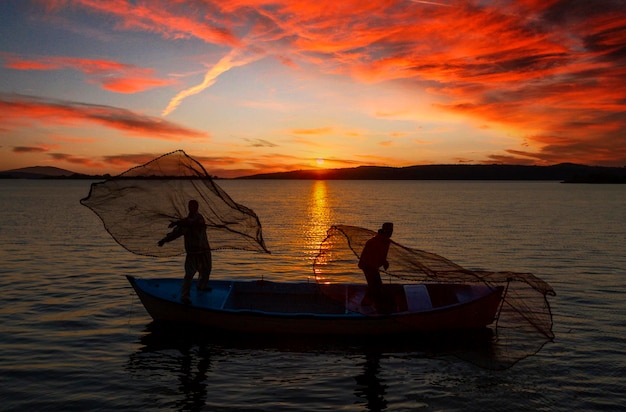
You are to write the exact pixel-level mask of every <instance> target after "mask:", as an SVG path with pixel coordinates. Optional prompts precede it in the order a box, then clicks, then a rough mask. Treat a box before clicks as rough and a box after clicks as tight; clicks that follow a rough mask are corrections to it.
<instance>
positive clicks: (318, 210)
mask: <svg viewBox="0 0 626 412" xmlns="http://www.w3.org/2000/svg"><path fill="white" fill-rule="evenodd" d="M306 216H307V219H308V221H307V222H306V223H305V225H304V226H305V230H304V235H305V242H306V244H305V245H304V246H305V247H304V249H305V251H306V254H307V257H308V258H309V259H311V260H313V259H314V258H315V256H317V254H318V253H319V248H320V243H321V242H322V241H323V240H324V238H325V237H326V232H327V230H328V228H329V227H330V226H331V224H332V220H333V213H332V209H331V207H330V205H329V202H328V187H327V185H326V181H325V180H315V181H314V182H313V184H312V186H311V191H310V196H309V202H308V207H307V214H306Z"/></svg>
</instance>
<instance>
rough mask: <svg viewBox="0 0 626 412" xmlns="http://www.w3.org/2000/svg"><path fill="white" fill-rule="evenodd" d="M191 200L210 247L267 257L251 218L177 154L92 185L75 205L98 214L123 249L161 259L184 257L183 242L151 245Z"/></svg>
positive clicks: (182, 154)
mask: <svg viewBox="0 0 626 412" xmlns="http://www.w3.org/2000/svg"><path fill="white" fill-rule="evenodd" d="M191 199H195V200H197V201H198V203H199V206H200V207H199V212H200V214H202V216H203V217H204V219H205V222H206V224H207V229H206V230H207V236H208V238H209V240H210V242H211V249H241V250H251V251H259V252H267V253H269V251H268V250H267V248H266V247H265V243H264V241H263V235H262V231H261V223H260V221H259V218H258V217H257V215H256V214H255V213H254V212H253V211H252V210H251V209H249V208H247V207H245V206H242V205H240V204H238V203H236V202H234V201H233V200H232V199H231V198H230V196H228V194H227V193H226V192H224V190H222V188H220V187H219V186H218V185H217V184H216V183H215V181H214V180H213V179H211V177H210V175H209V174H207V172H206V170H205V169H204V167H203V166H202V165H201V164H200V163H198V162H197V161H196V160H194V159H192V158H191V157H189V156H188V155H187V154H185V152H183V151H182V150H178V151H175V152H172V153H168V154H165V155H163V156H161V157H159V158H157V159H154V160H152V161H150V162H148V163H146V164H144V165H142V166H137V167H134V168H132V169H130V170H127V171H126V172H124V173H122V174H120V175H118V176H115V177H112V178H110V179H108V180H106V181H104V182H99V183H94V184H92V185H91V189H90V191H89V195H88V196H87V197H86V198H84V199H82V200H81V201H80V202H81V204H83V205H84V206H87V207H88V208H90V209H91V210H92V211H93V212H95V213H96V214H97V215H98V217H99V218H100V220H102V222H103V224H104V227H105V229H106V230H107V232H109V234H111V236H112V237H113V239H115V241H116V242H117V243H119V244H120V245H121V246H122V247H124V248H125V249H127V250H128V251H130V252H132V253H135V254H138V255H145V256H155V257H165V256H174V255H180V254H183V253H185V250H184V244H183V242H173V243H171V245H169V246H168V247H166V248H160V247H158V246H157V241H158V240H159V239H160V238H162V237H163V235H164V234H165V231H167V227H168V225H169V223H170V222H172V221H177V220H179V219H182V218H183V217H185V216H187V213H188V210H187V204H188V202H189V200H191Z"/></svg>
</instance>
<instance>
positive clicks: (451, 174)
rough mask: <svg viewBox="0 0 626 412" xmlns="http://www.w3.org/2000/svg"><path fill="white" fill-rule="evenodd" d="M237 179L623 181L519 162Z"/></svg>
mask: <svg viewBox="0 0 626 412" xmlns="http://www.w3.org/2000/svg"><path fill="white" fill-rule="evenodd" d="M240 179H326V180H560V181H566V182H571V183H626V167H621V168H620V167H604V166H584V165H578V164H573V163H561V164H557V165H553V166H523V165H500V164H493V165H422V166H407V167H381V166H359V167H354V168H347V169H318V170H296V171H290V172H282V173H264V174H256V175H252V176H246V177H242V178H240Z"/></svg>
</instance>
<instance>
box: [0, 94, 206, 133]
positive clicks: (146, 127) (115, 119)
mask: <svg viewBox="0 0 626 412" xmlns="http://www.w3.org/2000/svg"><path fill="white" fill-rule="evenodd" d="M15 119H19V120H18V122H15ZM0 121H2V122H5V121H6V122H7V123H11V122H12V124H13V125H14V127H19V126H21V125H28V124H29V122H30V123H32V122H40V123H44V124H59V125H63V126H74V125H76V123H77V122H87V123H95V124H98V125H100V126H105V127H108V128H112V129H116V130H120V131H122V132H124V133H126V134H128V135H132V136H136V137H143V138H158V139H165V140H175V141H181V140H183V139H206V138H208V137H209V136H208V135H207V133H205V132H201V131H197V130H193V129H189V128H186V127H183V126H179V125H177V124H176V123H173V122H168V121H165V120H163V119H160V118H156V117H151V116H146V115H142V114H138V113H134V112H132V111H130V110H126V109H120V108H116V107H111V106H103V105H90V104H84V103H76V102H67V101H58V100H47V99H40V98H33V97H26V96H22V95H13V94H12V95H6V94H0Z"/></svg>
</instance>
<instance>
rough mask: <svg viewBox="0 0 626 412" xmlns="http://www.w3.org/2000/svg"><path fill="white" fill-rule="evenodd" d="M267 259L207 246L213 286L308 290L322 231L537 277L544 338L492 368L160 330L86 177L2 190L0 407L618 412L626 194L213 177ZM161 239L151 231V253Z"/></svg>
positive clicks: (152, 268) (414, 355) (132, 263)
mask: <svg viewBox="0 0 626 412" xmlns="http://www.w3.org/2000/svg"><path fill="white" fill-rule="evenodd" d="M219 184H220V185H221V186H222V187H223V188H224V189H225V190H226V191H227V192H228V193H230V194H231V196H232V197H233V199H235V200H236V201H238V202H240V203H242V204H244V205H247V206H249V207H251V208H253V209H254V210H255V211H256V212H257V214H258V215H259V217H260V220H261V222H262V224H263V229H264V235H265V240H266V244H267V246H268V248H269V249H270V250H271V251H272V252H273V253H272V255H269V256H265V255H258V254H254V253H248V252H243V253H241V252H238V253H232V252H216V253H215V254H214V260H215V262H214V267H215V269H214V272H213V275H212V276H213V277H214V278H232V277H238V278H251V279H256V278H258V277H259V276H261V275H263V276H264V277H265V278H270V279H274V280H285V279H289V280H306V279H307V278H308V277H311V274H312V270H311V260H312V258H313V257H314V255H315V253H316V252H317V247H318V244H319V242H320V241H321V240H322V239H323V237H324V234H325V231H326V229H327V228H328V227H329V226H330V225H331V224H335V223H341V224H350V225H357V226H364V227H368V228H371V229H377V228H378V227H379V226H380V224H381V223H382V222H383V221H386V220H390V221H393V222H395V225H396V230H395V232H394V239H395V240H396V241H398V242H400V243H401V244H404V245H406V246H410V247H416V248H420V249H425V250H429V251H432V252H435V253H438V254H441V255H443V256H445V257H447V258H449V259H451V260H453V261H455V262H456V263H459V264H461V265H463V266H466V267H468V268H472V269H492V270H513V271H520V272H526V271H528V272H533V273H535V274H536V275H538V276H539V277H541V278H542V279H544V280H546V281H547V282H548V283H550V284H551V285H552V286H553V287H554V289H555V290H556V292H557V296H556V297H554V298H551V301H550V302H551V305H552V311H553V315H554V332H555V335H556V338H555V340H554V342H549V343H548V344H546V345H545V346H544V347H543V348H542V349H541V351H539V353H537V354H536V355H533V356H530V357H528V358H526V359H523V360H521V361H520V362H518V363H517V364H515V365H514V366H513V367H511V368H509V369H506V370H503V371H494V370H487V369H482V368H480V367H478V366H475V365H474V364H471V363H469V362H466V361H463V360H461V359H459V358H458V357H456V356H453V355H452V354H451V353H449V352H447V351H445V350H437V348H433V347H431V346H425V345H424V344H423V343H420V342H391V341H390V342H386V343H378V344H376V345H371V344H361V343H358V342H329V341H320V342H315V341H306V342H303V341H299V340H283V341H276V340H274V341H268V340H263V341H260V340H257V339H251V338H243V337H241V338H237V337H232V336H230V337H223V336H216V335H215V334H197V333H192V332H191V331H178V332H176V333H173V331H171V330H163V329H161V328H158V327H155V325H154V324H151V319H150V318H149V316H148V315H147V313H146V312H145V310H144V309H143V306H141V304H140V303H139V301H138V299H137V298H136V296H135V294H134V293H133V292H132V290H131V288H130V286H129V284H128V282H127V281H126V279H125V278H124V276H123V275H125V274H133V275H137V276H164V277H165V276H181V271H182V261H183V258H182V257H181V258H180V259H179V258H175V259H169V260H159V259H152V258H142V257H138V256H134V255H132V254H130V253H128V252H126V251H125V250H124V249H122V248H121V247H120V246H118V245H117V244H116V243H115V242H114V241H113V240H112V239H111V238H110V237H109V236H108V234H107V233H106V232H105V231H104V229H103V227H102V224H101V222H100V221H99V220H98V218H97V217H96V216H95V215H94V214H93V213H92V212H91V211H89V210H88V209H87V208H85V207H82V206H81V205H80V204H79V203H78V201H79V199H80V198H81V197H84V196H85V195H86V194H87V193H88V189H89V183H88V182H80V181H77V182H74V181H70V182H63V181H50V182H47V181H0V211H1V213H0V292H1V294H2V295H1V296H2V299H1V300H0V322H1V325H2V326H1V327H0V404H1V405H2V407H1V408H2V409H3V410H63V411H69V410H120V409H126V410H206V411H214V410H215V411H282V410H285V411H320V410H329V411H337V410H342V411H368V410H369V411H377V410H388V411H409V410H410V411H413V410H425V411H455V410H459V411H461V410H481V411H482V410H498V411H518V410H557V411H559V410H561V411H570V410H619V409H621V408H622V407H623V405H624V404H626V395H625V393H626V378H625V376H626V372H625V371H626V356H625V355H626V338H625V336H626V288H625V287H624V283H625V282H624V281H625V279H626V247H625V246H624V245H625V244H626V186H624V185H621V186H613V185H563V184H559V183H556V182H508V183H500V182H412V181H409V182H404V181H402V182H400V181H392V182H378V181H369V182H346V181H330V182H324V181H317V182H313V181H220V182H219ZM166 230H167V229H166V228H164V232H163V233H155V236H154V239H151V240H147V241H156V240H157V239H159V238H160V237H161V236H162V235H163V234H164V233H165V231H166Z"/></svg>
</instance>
